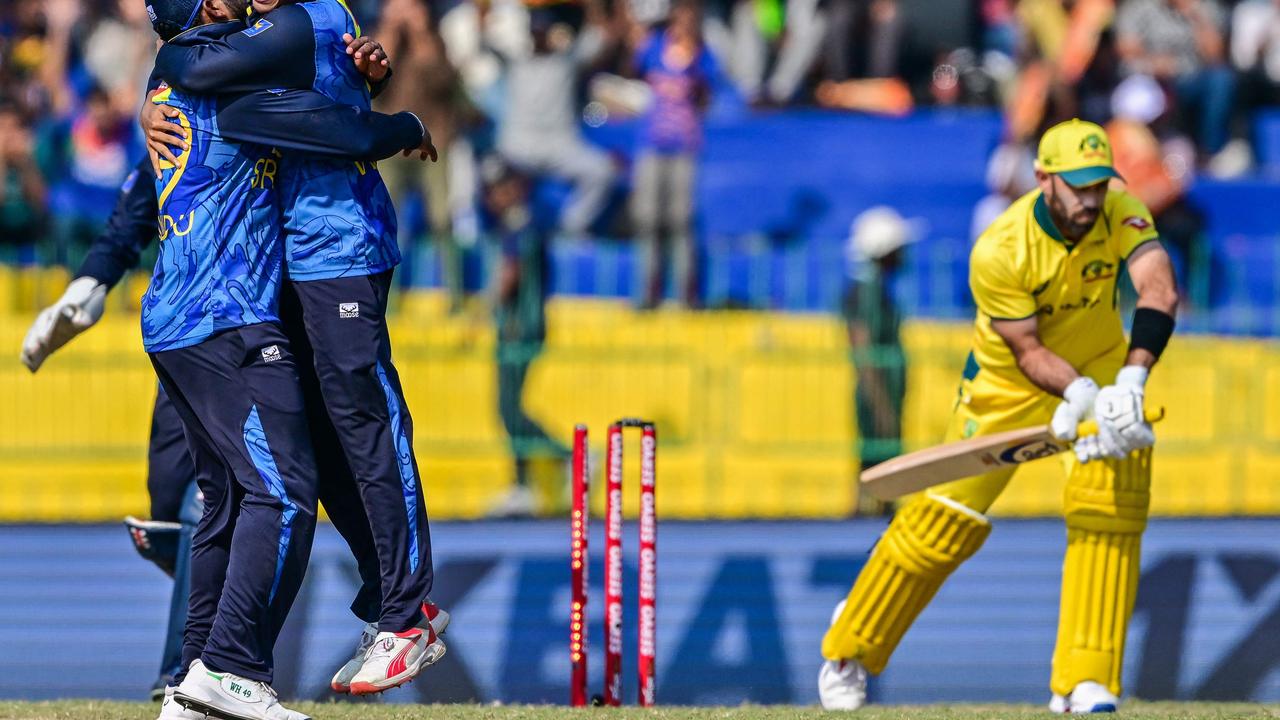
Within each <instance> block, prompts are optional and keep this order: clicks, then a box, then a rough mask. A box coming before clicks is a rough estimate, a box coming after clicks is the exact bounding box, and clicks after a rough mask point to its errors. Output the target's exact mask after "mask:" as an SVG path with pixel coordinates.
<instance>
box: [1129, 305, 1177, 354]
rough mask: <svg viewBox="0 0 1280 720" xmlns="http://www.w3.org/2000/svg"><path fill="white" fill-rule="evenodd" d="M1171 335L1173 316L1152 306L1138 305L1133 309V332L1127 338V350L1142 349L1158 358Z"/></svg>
mask: <svg viewBox="0 0 1280 720" xmlns="http://www.w3.org/2000/svg"><path fill="white" fill-rule="evenodd" d="M1171 335H1173V316H1172V315H1169V314H1168V313H1165V312H1161V311H1159V310H1156V309H1154V308H1144V307H1140V308H1138V309H1137V310H1134V311H1133V334H1132V336H1131V337H1130V338H1129V350H1131V351H1132V350H1137V349H1142V350H1146V351H1148V352H1150V353H1151V354H1152V355H1155V356H1156V359H1157V360H1158V359H1159V358H1160V354H1161V353H1163V352H1164V348H1165V346H1166V345H1168V344H1169V337H1170V336H1171Z"/></svg>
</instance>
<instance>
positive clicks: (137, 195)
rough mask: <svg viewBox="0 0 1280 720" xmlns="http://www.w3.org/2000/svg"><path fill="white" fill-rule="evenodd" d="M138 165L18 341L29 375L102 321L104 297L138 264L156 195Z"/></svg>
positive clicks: (152, 228)
mask: <svg viewBox="0 0 1280 720" xmlns="http://www.w3.org/2000/svg"><path fill="white" fill-rule="evenodd" d="M147 168H148V163H147V162H145V161H144V162H141V163H138V166H137V168H136V169H135V170H134V171H133V172H132V173H131V174H130V175H129V178H128V179H127V180H126V181H125V183H124V186H123V187H122V188H121V191H120V197H119V198H118V199H117V200H116V206H115V209H114V210H112V212H111V218H110V219H109V220H107V225H106V227H105V228H104V229H103V231H102V233H101V234H100V235H98V237H97V239H95V240H94V241H93V245H92V246H91V247H90V248H89V252H88V254H86V255H85V259H84V262H83V263H82V264H81V265H80V269H79V270H78V271H77V272H76V277H75V279H74V280H72V281H71V283H70V284H69V285H67V289H66V292H64V293H63V294H62V297H61V298H59V299H58V301H57V302H55V303H54V304H53V305H50V306H49V307H47V308H45V309H44V310H41V311H40V314H39V315H37V316H36V320H35V322H34V323H32V324H31V328H30V329H29V330H27V335H26V337H25V338H24V339H23V341H22V352H21V355H20V359H21V360H22V364H23V365H26V366H27V369H28V370H30V371H31V372H35V371H37V370H39V369H40V366H41V365H42V364H44V361H45V360H46V359H48V357H49V356H50V355H52V354H53V353H54V352H56V351H57V350H58V349H59V348H61V347H62V346H63V345H66V344H67V343H68V342H70V341H71V339H72V338H74V337H75V336H76V335H79V334H80V333H82V332H84V331H85V330H88V329H89V328H91V327H93V325H94V323H96V322H98V320H99V319H100V318H101V317H102V312H103V308H104V304H105V301H106V297H107V293H108V292H110V291H111V288H112V287H114V286H115V284H116V283H118V282H119V281H120V278H121V277H123V276H124V274H125V273H126V272H128V271H129V270H130V269H132V268H133V267H135V266H136V265H137V264H138V257H139V256H140V255H141V254H142V250H143V249H144V248H146V246H147V245H148V244H150V243H151V241H152V239H153V238H155V235H156V222H155V221H156V193H155V186H154V185H153V184H152V183H151V182H150V180H149V178H150V175H149V174H148V173H147Z"/></svg>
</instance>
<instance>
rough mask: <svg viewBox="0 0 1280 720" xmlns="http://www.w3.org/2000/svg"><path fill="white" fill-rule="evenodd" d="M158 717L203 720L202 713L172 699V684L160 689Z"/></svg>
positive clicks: (160, 718)
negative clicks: (161, 695)
mask: <svg viewBox="0 0 1280 720" xmlns="http://www.w3.org/2000/svg"><path fill="white" fill-rule="evenodd" d="M160 692H161V693H162V694H163V697H162V698H161V700H160V717H159V718H157V720H204V713H202V712H196V711H194V710H188V709H186V708H184V707H182V706H181V705H179V704H178V703H177V702H175V701H174V699H173V686H172V685H170V686H169V687H166V688H165V689H164V690H161V691H160Z"/></svg>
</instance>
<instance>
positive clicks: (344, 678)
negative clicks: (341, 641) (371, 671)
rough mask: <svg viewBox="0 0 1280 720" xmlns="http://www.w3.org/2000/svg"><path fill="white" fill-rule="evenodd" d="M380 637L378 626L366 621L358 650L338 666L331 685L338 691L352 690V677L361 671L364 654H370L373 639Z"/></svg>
mask: <svg viewBox="0 0 1280 720" xmlns="http://www.w3.org/2000/svg"><path fill="white" fill-rule="evenodd" d="M377 639H378V626H377V625H374V624H373V623H365V625H364V630H362V631H360V642H358V643H356V651H355V653H354V654H353V655H352V656H351V658H350V659H348V660H347V662H346V664H344V665H343V666H342V667H340V668H338V672H336V673H334V674H333V679H331V680H329V687H330V688H332V689H333V691H334V692H336V693H349V692H351V678H353V677H355V676H356V673H358V672H360V666H362V665H364V656H365V655H368V654H369V648H371V647H373V641H374V640H377Z"/></svg>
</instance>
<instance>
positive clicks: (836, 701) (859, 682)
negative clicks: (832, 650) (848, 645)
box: [818, 660, 867, 710]
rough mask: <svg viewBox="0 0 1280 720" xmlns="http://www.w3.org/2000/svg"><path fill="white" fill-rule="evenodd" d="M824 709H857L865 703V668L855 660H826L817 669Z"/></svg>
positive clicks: (819, 694) (820, 697)
mask: <svg viewBox="0 0 1280 720" xmlns="http://www.w3.org/2000/svg"><path fill="white" fill-rule="evenodd" d="M818 698H819V699H821V700H822V708H823V709H824V710H857V709H858V708H860V707H862V706H863V705H866V704H867V669H866V668H864V667H862V663H860V662H858V661H857V660H841V661H839V662H836V661H834V660H827V661H826V662H824V663H822V670H820V671H818Z"/></svg>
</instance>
